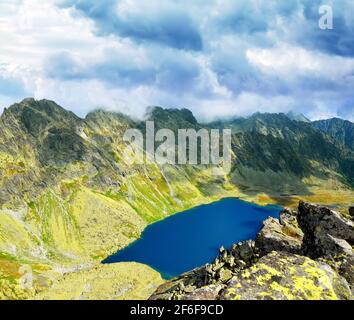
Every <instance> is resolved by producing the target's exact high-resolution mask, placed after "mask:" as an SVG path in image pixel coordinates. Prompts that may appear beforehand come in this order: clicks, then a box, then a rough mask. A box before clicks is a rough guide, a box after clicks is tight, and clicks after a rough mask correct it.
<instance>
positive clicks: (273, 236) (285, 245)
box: [256, 210, 304, 255]
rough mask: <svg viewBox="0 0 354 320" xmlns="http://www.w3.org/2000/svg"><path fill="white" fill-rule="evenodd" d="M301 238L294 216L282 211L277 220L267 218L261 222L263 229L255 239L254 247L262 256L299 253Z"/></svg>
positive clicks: (287, 211)
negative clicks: (273, 252)
mask: <svg viewBox="0 0 354 320" xmlns="http://www.w3.org/2000/svg"><path fill="white" fill-rule="evenodd" d="M303 236H304V234H303V232H302V230H301V229H300V228H299V225H298V223H297V219H296V215H295V214H294V213H293V212H291V211H289V210H284V211H283V212H282V213H281V215H280V219H279V220H277V219H274V218H268V219H267V220H266V221H264V222H263V227H262V229H261V231H260V232H259V233H258V235H257V238H256V246H257V247H258V248H259V249H260V250H261V253H262V255H264V254H267V253H270V252H272V251H285V252H290V253H300V252H301V248H302V239H303Z"/></svg>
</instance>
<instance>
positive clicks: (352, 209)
mask: <svg viewBox="0 0 354 320" xmlns="http://www.w3.org/2000/svg"><path fill="white" fill-rule="evenodd" d="M349 215H350V216H351V217H352V218H354V207H350V208H349Z"/></svg>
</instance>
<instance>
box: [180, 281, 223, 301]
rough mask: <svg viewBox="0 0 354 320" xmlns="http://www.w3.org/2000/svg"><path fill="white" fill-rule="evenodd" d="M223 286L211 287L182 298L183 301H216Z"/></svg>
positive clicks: (200, 289)
mask: <svg viewBox="0 0 354 320" xmlns="http://www.w3.org/2000/svg"><path fill="white" fill-rule="evenodd" d="M222 289H223V286H222V285H209V286H205V287H203V288H199V289H196V290H195V291H193V292H191V293H189V294H186V295H184V296H182V297H181V300H216V299H217V297H218V295H219V292H220V291H221V290H222Z"/></svg>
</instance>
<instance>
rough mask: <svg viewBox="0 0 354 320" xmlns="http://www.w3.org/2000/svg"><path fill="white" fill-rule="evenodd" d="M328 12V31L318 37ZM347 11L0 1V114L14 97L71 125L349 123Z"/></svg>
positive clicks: (179, 1)
mask: <svg viewBox="0 0 354 320" xmlns="http://www.w3.org/2000/svg"><path fill="white" fill-rule="evenodd" d="M323 4H326V5H330V6H331V7H332V8H333V14H334V29H333V30H322V29H320V28H319V24H318V23H319V19H320V17H321V16H320V14H319V8H320V6H321V5H323ZM353 12H354V2H353V1H352V0H333V1H330V0H328V1H326V0H323V1H322V0H263V1H262V0H194V1H191V0H175V1H172V0H171V1H166V0H100V1H96V0H47V1H40V0H1V1H0V110H1V109H2V108H3V107H7V106H9V105H10V104H12V103H14V102H17V101H19V100H21V99H23V98H24V97H28V96H33V97H35V98H37V99H41V98H47V99H52V100H55V101H57V102H58V103H59V104H61V105H63V106H64V107H66V108H68V109H70V110H72V111H74V112H75V113H76V114H78V115H80V116H84V115H85V114H86V113H87V112H89V111H91V110H93V109H96V108H105V109H109V110H117V111H122V112H125V113H128V114H130V115H134V116H137V117H141V116H143V114H144V112H145V110H146V108H147V107H148V106H153V105H161V106H165V107H187V108H189V109H191V110H192V111H193V112H194V113H195V114H196V115H197V117H198V118H199V119H201V120H210V119H214V118H217V117H229V116H246V115H249V114H252V113H254V112H256V111H260V112H287V111H290V110H293V111H295V112H301V113H304V114H305V115H306V116H308V117H309V118H311V119H322V118H329V117H334V116H339V117H342V118H346V119H350V120H354V90H353V88H354V41H353V39H354V13H353Z"/></svg>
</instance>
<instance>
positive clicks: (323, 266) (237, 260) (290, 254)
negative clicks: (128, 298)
mask: <svg viewBox="0 0 354 320" xmlns="http://www.w3.org/2000/svg"><path fill="white" fill-rule="evenodd" d="M350 211H351V212H352V208H351V209H350ZM353 245H354V222H353V220H351V219H349V218H346V217H345V216H344V215H343V214H340V213H338V212H336V211H333V210H330V209H329V208H327V207H324V206H319V205H315V204H311V203H306V202H302V201H301V202H300V203H299V206H298V210H297V211H293V210H289V209H285V210H284V211H283V212H282V213H281V215H280V219H274V218H269V219H267V220H266V221H265V222H264V224H263V227H262V229H261V230H260V231H259V233H258V235H257V238H256V241H245V242H242V243H239V244H235V245H233V246H232V247H231V248H230V249H229V250H226V249H224V248H221V249H220V252H219V255H218V257H217V258H216V259H215V261H214V263H212V264H207V265H205V266H203V267H201V268H198V269H195V270H193V271H191V272H188V273H185V274H183V275H181V276H180V277H177V278H175V279H173V280H171V281H169V282H167V283H164V284H163V285H161V286H160V287H159V288H158V289H157V290H156V291H155V293H154V294H153V295H152V296H151V297H150V299H151V300H349V299H353V297H354V254H353Z"/></svg>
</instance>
